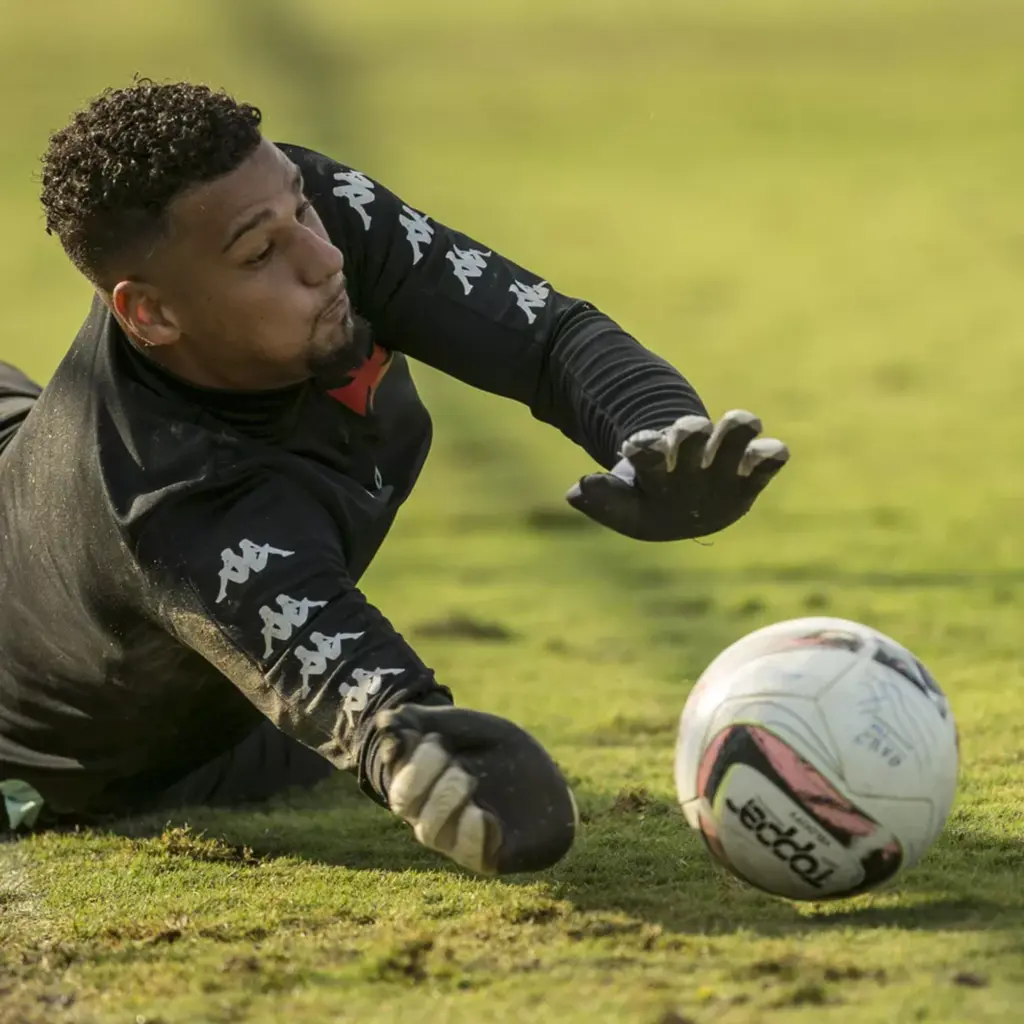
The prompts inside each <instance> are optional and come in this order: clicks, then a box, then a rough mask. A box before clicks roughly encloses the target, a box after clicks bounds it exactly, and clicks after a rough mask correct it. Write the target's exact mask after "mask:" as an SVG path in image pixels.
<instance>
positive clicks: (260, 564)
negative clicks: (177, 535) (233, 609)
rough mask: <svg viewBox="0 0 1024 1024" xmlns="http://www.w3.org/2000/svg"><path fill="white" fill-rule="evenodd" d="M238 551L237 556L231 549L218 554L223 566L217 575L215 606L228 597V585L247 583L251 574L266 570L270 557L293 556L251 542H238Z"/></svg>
mask: <svg viewBox="0 0 1024 1024" xmlns="http://www.w3.org/2000/svg"><path fill="white" fill-rule="evenodd" d="M238 550H239V554H237V555H236V554H235V552H234V551H232V550H231V548H225V549H224V550H223V551H222V552H221V553H220V557H221V560H222V562H223V565H222V566H221V570H220V572H219V573H218V574H217V576H218V578H219V579H220V591H219V592H218V594H217V604H220V603H221V601H223V600H224V598H225V597H227V596H228V584H230V583H248V582H249V577H250V576H251V575H252V574H253V573H260V572H263V570H264V569H266V567H267V562H269V561H270V556H271V555H277V556H278V557H280V558H291V556H292V555H294V554H295V552H294V551H283V550H282V549H281V548H275V547H271V546H270V545H269V544H254V543H253V542H252V541H251V540H240V541H239V542H238Z"/></svg>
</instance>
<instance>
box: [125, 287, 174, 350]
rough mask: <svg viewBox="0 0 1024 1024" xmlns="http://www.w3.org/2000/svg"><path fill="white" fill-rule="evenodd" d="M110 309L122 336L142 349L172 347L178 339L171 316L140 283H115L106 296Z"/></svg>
mask: <svg viewBox="0 0 1024 1024" xmlns="http://www.w3.org/2000/svg"><path fill="white" fill-rule="evenodd" d="M110 306H111V309H112V310H113V312H114V315H115V316H116V317H117V319H118V322H119V323H120V324H121V327H122V328H123V329H124V330H125V332H126V333H127V334H128V335H129V336H131V337H133V338H134V339H135V340H136V341H138V342H139V343H140V344H142V345H145V346H147V347H150V346H159V345H173V344H174V343H175V342H176V341H177V340H178V339H179V338H180V337H181V329H180V328H179V327H178V323H177V320H176V318H175V316H174V314H173V313H172V312H171V310H170V309H168V308H167V307H166V306H165V305H164V304H163V303H162V302H161V301H160V296H159V294H158V293H157V291H156V290H155V289H154V288H153V287H152V286H151V285H148V284H145V283H144V282H142V281H119V282H118V283H117V284H116V285H114V289H113V291H112V292H111V293H110Z"/></svg>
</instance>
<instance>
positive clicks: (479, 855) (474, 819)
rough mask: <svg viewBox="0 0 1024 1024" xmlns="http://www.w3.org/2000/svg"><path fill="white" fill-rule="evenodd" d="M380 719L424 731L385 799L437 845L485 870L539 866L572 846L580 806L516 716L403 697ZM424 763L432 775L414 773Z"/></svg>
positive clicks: (400, 727)
mask: <svg viewBox="0 0 1024 1024" xmlns="http://www.w3.org/2000/svg"><path fill="white" fill-rule="evenodd" d="M384 727H385V728H387V729H388V730H401V731H405V730H413V729H415V730H418V731H419V732H420V733H421V734H427V735H426V736H425V738H424V739H423V740H422V741H421V742H420V743H419V745H418V746H417V748H416V750H415V751H414V752H413V754H412V756H411V757H410V758H409V759H408V760H406V761H405V762H401V763H400V767H399V768H398V770H397V772H396V773H395V775H394V776H393V778H392V780H391V783H390V786H389V803H390V805H391V809H392V810H393V811H395V813H397V814H399V815H400V816H402V817H404V818H406V820H407V821H409V822H410V823H411V824H412V825H413V827H414V829H416V836H417V839H419V840H420V841H421V842H423V843H424V844H425V845H432V846H433V848H435V849H438V848H439V847H441V846H443V849H441V850H440V852H443V853H445V854H447V855H448V856H449V857H451V858H452V859H453V860H455V861H457V862H458V863H460V864H462V865H463V866H465V867H469V868H472V869H473V870H476V871H480V872H484V873H487V874H494V873H499V874H506V873H512V872H521V871H538V870H541V869H543V868H546V867H550V866H551V865H552V864H554V863H556V862H557V861H558V860H560V859H561V858H562V857H563V856H564V855H565V853H567V852H568V850H569V848H570V847H571V846H572V843H573V840H574V839H575V834H576V826H577V815H576V811H575V805H574V803H573V798H572V794H571V791H570V790H569V786H568V784H567V783H566V781H565V779H564V778H563V776H562V773H561V772H560V771H559V769H558V766H557V765H556V764H555V763H554V761H552V760H551V758H550V756H549V755H548V754H547V752H546V751H545V750H544V748H543V747H542V746H541V745H540V744H539V743H538V742H537V741H536V740H535V739H533V737H532V736H530V735H529V733H527V732H526V731H525V730H523V729H521V728H520V727H519V726H517V725H515V724H513V723H512V722H509V721H507V720H506V719H503V718H499V717H497V716H495V715H488V714H486V713H484V712H479V711H470V710H468V709H465V708H456V707H446V708H424V707H415V706H406V707H405V708H402V709H401V710H399V711H397V712H395V713H393V714H392V715H390V716H389V717H388V718H387V719H386V720H385V723H384ZM428 741H429V742H428ZM424 748H426V752H425V753H423V754H421V753H420V751H422V750H424ZM418 756H419V758H420V759H419V760H417V757H418ZM414 765H419V768H414V772H413V774H412V775H405V774H404V773H406V772H407V771H409V769H410V768H412V767H413V766H414ZM452 768H454V769H455V773H454V774H451V775H449V771H450V769H452ZM420 770H422V772H423V779H424V780H428V781H421V780H420V778H418V777H417V776H418V775H419V771H420ZM396 787H397V789H396ZM434 790H436V791H437V794H436V802H435V792H434ZM396 797H397V799H396ZM460 808H461V812H460ZM410 809H411V810H412V811H413V812H416V813H412V814H410ZM417 818H419V819H421V824H420V825H417V820H416V819H417Z"/></svg>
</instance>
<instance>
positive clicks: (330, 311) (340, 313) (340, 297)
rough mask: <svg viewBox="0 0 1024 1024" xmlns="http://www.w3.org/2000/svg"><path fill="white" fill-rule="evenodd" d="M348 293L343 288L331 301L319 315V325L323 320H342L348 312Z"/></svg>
mask: <svg viewBox="0 0 1024 1024" xmlns="http://www.w3.org/2000/svg"><path fill="white" fill-rule="evenodd" d="M348 306H349V304H348V293H347V292H346V291H345V289H344V288H342V289H341V290H340V291H339V292H338V294H337V295H335V296H334V298H333V299H331V301H330V302H329V303H328V304H327V305H326V306H324V308H323V309H321V310H320V312H319V313H318V314H317V318H316V319H317V323H319V322H320V321H321V320H342V319H344V317H345V314H346V313H347V312H348Z"/></svg>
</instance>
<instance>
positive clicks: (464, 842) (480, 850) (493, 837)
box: [448, 803, 501, 875]
mask: <svg viewBox="0 0 1024 1024" xmlns="http://www.w3.org/2000/svg"><path fill="white" fill-rule="evenodd" d="M500 851H501V826H500V825H499V824H498V821H497V819H496V818H495V817H494V815H492V814H488V813H487V812H486V811H483V810H481V809H480V808H479V807H477V805H476V804H473V803H471V804H469V805H468V806H467V807H466V809H465V810H464V811H463V812H462V814H460V815H459V822H458V829H457V831H456V834H455V840H454V841H453V842H452V844H451V847H450V849H449V853H448V855H449V856H450V857H451V859H452V860H453V861H455V863H456V864H461V865H462V866H463V867H465V868H469V869H470V871H476V872H477V873H478V874H481V875H494V874H497V872H498V854H499V852H500Z"/></svg>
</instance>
